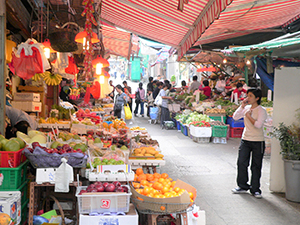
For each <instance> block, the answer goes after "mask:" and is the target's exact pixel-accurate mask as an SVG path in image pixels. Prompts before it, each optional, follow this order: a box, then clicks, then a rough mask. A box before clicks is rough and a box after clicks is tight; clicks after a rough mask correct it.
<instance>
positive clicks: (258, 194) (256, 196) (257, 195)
mask: <svg viewBox="0 0 300 225" xmlns="http://www.w3.org/2000/svg"><path fill="white" fill-rule="evenodd" d="M252 195H253V196H254V197H255V198H257V199H261V198H262V196H261V193H259V192H258V191H257V192H254V193H253V194H252Z"/></svg>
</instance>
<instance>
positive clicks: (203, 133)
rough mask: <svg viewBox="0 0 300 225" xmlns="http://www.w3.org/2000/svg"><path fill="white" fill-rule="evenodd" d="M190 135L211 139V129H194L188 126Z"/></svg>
mask: <svg viewBox="0 0 300 225" xmlns="http://www.w3.org/2000/svg"><path fill="white" fill-rule="evenodd" d="M190 133H191V135H192V136H193V137H211V133H212V128H211V127H195V126H193V125H191V126H190Z"/></svg>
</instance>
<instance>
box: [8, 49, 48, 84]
mask: <svg viewBox="0 0 300 225" xmlns="http://www.w3.org/2000/svg"><path fill="white" fill-rule="evenodd" d="M32 50H33V53H32V55H28V56H26V55H25V50H24V49H23V50H22V51H21V53H20V57H17V56H16V55H15V53H12V61H11V63H10V64H9V67H10V70H11V71H12V72H13V74H15V75H17V76H19V77H21V78H22V79H24V80H28V79H30V78H31V77H33V76H34V75H35V74H36V73H43V72H44V71H43V62H42V58H41V54H40V52H39V51H38V50H37V48H34V47H33V48H32Z"/></svg>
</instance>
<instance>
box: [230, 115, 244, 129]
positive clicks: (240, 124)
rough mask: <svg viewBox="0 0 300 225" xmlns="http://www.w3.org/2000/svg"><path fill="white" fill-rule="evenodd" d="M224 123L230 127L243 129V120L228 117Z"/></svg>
mask: <svg viewBox="0 0 300 225" xmlns="http://www.w3.org/2000/svg"><path fill="white" fill-rule="evenodd" d="M226 123H227V124H229V125H230V127H245V125H244V118H241V119H239V120H234V119H233V118H232V117H228V118H227V122H226Z"/></svg>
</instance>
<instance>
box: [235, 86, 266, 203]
mask: <svg viewBox="0 0 300 225" xmlns="http://www.w3.org/2000/svg"><path fill="white" fill-rule="evenodd" d="M261 96H262V93H261V90H260V89H249V90H248V91H247V98H246V99H245V100H243V101H242V104H241V106H240V107H239V108H238V109H237V110H236V111H235V112H234V114H233V119H234V120H238V119H240V118H244V123H245V128H244V131H243V134H242V140H241V144H240V147H239V156H238V161H237V170H238V174H237V179H236V181H237V185H238V187H236V188H234V189H232V192H233V193H234V194H244V193H247V191H248V190H250V193H251V194H252V195H253V196H254V197H255V198H262V196H261V190H260V177H261V168H262V160H263V156H264V152H265V141H264V132H263V125H264V122H265V120H266V119H267V112H266V110H265V108H263V107H262V106H261V105H260V101H261ZM250 157H251V158H252V159H251V167H250V169H251V180H250V184H248V167H249V162H250Z"/></svg>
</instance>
